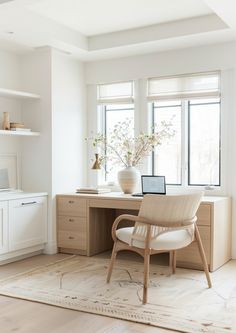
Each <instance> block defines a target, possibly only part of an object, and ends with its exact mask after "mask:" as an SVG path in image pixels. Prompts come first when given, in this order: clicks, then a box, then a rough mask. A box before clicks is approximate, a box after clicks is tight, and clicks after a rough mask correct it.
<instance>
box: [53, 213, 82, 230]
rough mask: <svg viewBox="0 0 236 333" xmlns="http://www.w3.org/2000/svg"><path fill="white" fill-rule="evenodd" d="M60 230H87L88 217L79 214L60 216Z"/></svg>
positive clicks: (58, 225)
mask: <svg viewBox="0 0 236 333" xmlns="http://www.w3.org/2000/svg"><path fill="white" fill-rule="evenodd" d="M57 221H58V224H57V227H58V230H59V231H74V232H79V233H81V232H86V218H84V217H77V216H58V220H57Z"/></svg>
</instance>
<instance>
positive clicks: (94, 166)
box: [91, 153, 102, 170]
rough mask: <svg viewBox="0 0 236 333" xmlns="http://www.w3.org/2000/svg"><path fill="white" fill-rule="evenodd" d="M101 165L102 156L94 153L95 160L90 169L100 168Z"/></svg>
mask: <svg viewBox="0 0 236 333" xmlns="http://www.w3.org/2000/svg"><path fill="white" fill-rule="evenodd" d="M101 165H102V158H101V157H99V154H98V153H96V154H95V162H94V163H93V166H92V168H91V169H93V170H101Z"/></svg>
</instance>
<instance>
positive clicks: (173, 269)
mask: <svg viewBox="0 0 236 333" xmlns="http://www.w3.org/2000/svg"><path fill="white" fill-rule="evenodd" d="M172 252H173V254H172V274H175V271H176V250H174V251H172Z"/></svg>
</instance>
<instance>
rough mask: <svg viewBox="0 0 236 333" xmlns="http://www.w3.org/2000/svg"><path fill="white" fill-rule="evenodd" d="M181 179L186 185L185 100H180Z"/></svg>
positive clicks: (186, 116)
mask: <svg viewBox="0 0 236 333" xmlns="http://www.w3.org/2000/svg"><path fill="white" fill-rule="evenodd" d="M181 147H182V148H181V162H182V163H181V165H182V170H181V171H182V172H181V177H182V179H181V181H182V186H183V187H185V186H187V185H188V104H187V101H185V100H182V102H181Z"/></svg>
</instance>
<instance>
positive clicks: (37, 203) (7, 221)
mask: <svg viewBox="0 0 236 333" xmlns="http://www.w3.org/2000/svg"><path fill="white" fill-rule="evenodd" d="M45 243H47V193H44V192H41V193H25V192H19V193H15V194H14V193H13V194H11V193H5V194H0V265H2V264H4V263H6V262H11V261H15V260H19V259H22V258H25V257H29V256H32V255H35V254H39V253H40V252H42V251H43V250H44V247H45Z"/></svg>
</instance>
